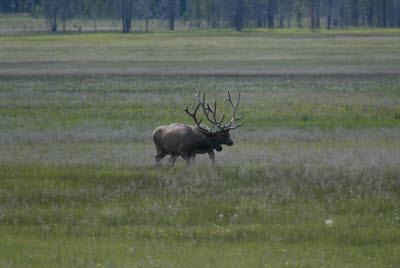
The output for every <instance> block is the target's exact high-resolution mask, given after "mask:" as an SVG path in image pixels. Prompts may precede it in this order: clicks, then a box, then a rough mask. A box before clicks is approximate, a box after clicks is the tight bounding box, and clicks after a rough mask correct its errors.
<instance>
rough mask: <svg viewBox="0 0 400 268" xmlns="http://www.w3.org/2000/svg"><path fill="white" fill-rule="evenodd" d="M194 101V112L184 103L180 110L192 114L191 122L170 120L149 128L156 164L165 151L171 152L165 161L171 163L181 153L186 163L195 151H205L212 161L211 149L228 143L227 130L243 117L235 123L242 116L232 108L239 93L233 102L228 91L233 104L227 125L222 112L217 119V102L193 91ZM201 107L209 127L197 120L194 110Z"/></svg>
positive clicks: (236, 106) (196, 152) (190, 161)
mask: <svg viewBox="0 0 400 268" xmlns="http://www.w3.org/2000/svg"><path fill="white" fill-rule="evenodd" d="M196 96H197V100H198V105H197V107H196V109H194V112H193V113H191V112H189V108H188V107H186V108H185V109H184V111H185V112H186V113H187V114H188V115H189V116H191V117H192V118H193V120H194V122H195V123H196V125H195V126H188V125H183V124H178V123H174V124H172V125H169V126H160V127H158V128H157V129H156V130H154V132H153V139H154V143H155V145H156V149H157V155H156V157H155V160H156V166H157V167H160V166H161V160H162V159H163V158H164V157H165V156H166V155H171V158H170V159H169V161H170V162H171V163H172V165H174V163H175V161H176V159H177V158H178V157H179V156H181V157H182V158H183V159H185V161H186V165H190V164H191V163H194V159H195V156H196V154H205V153H208V156H209V157H210V159H211V162H212V163H213V164H215V155H214V150H217V151H218V152H220V151H222V146H221V145H223V144H225V145H228V146H232V145H233V141H232V140H231V138H230V135H229V131H230V130H232V129H236V128H238V127H240V126H241V125H243V123H244V121H242V122H241V123H239V124H236V125H235V123H236V121H238V120H241V119H242V118H243V116H244V111H243V113H242V114H241V115H240V116H239V117H236V111H237V108H238V105H239V101H240V93H239V97H238V99H237V101H236V103H233V101H232V98H231V94H230V93H229V91H228V98H227V101H228V102H229V103H230V105H231V106H232V107H233V116H232V119H231V121H230V122H229V123H228V124H227V125H223V126H221V124H222V121H223V120H224V118H225V114H223V116H222V117H221V119H219V120H218V119H217V102H214V108H211V106H210V105H209V104H208V103H207V104H206V102H205V98H206V94H205V93H204V94H203V95H201V92H200V90H199V92H198V93H197V95H196ZM199 108H201V110H202V111H203V113H204V115H205V117H206V118H207V120H208V121H209V122H210V123H211V124H212V125H213V126H212V129H210V128H208V127H207V126H205V125H202V124H201V121H202V119H200V120H198V119H197V117H196V113H197V111H198V110H199Z"/></svg>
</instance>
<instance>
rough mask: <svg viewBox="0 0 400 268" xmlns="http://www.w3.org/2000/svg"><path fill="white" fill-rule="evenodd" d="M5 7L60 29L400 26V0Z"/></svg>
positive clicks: (23, 0)
mask: <svg viewBox="0 0 400 268" xmlns="http://www.w3.org/2000/svg"><path fill="white" fill-rule="evenodd" d="M0 11H1V12H4V13H30V14H31V16H33V17H38V16H44V17H45V18H46V19H47V21H48V22H49V25H50V27H51V31H53V32H56V31H58V30H59V28H62V29H63V30H64V31H65V23H66V21H67V20H69V19H72V18H75V17H85V18H89V19H93V20H94V21H95V20H96V19H100V18H101V19H107V18H110V19H121V20H122V31H123V32H130V31H131V27H132V20H133V19H142V20H145V21H146V24H145V25H146V31H147V30H148V25H149V24H148V22H149V20H154V19H156V20H165V21H167V22H168V26H169V29H170V30H174V27H175V23H176V21H177V20H181V21H182V22H184V23H185V24H188V25H190V27H192V28H193V27H194V28H196V27H199V28H200V27H207V28H224V27H234V28H235V29H236V30H238V31H241V30H242V28H243V27H260V28H290V27H300V28H301V27H311V28H321V27H325V28H327V29H331V28H340V27H349V26H351V27H400V0H0Z"/></svg>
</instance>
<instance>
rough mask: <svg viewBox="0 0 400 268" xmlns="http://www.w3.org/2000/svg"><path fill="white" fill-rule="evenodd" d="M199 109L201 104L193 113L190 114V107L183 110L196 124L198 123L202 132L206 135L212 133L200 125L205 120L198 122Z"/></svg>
mask: <svg viewBox="0 0 400 268" xmlns="http://www.w3.org/2000/svg"><path fill="white" fill-rule="evenodd" d="M199 107H200V103H199V104H198V105H197V107H196V109H195V110H194V112H193V113H190V112H189V106H187V107H186V108H185V109H183V110H184V111H185V112H186V113H187V114H188V115H190V116H191V117H192V118H193V119H194V122H196V125H197V126H198V127H199V129H200V130H202V131H203V132H205V133H212V131H210V130H208V129H205V128H203V127H202V126H201V125H200V124H201V120H203V119H200V120H199V121H197V117H196V113H197V110H198V109H199Z"/></svg>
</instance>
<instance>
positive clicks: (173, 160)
mask: <svg viewBox="0 0 400 268" xmlns="http://www.w3.org/2000/svg"><path fill="white" fill-rule="evenodd" d="M178 156H179V155H172V156H171V157H170V158H169V162H170V163H171V164H172V165H174V164H175V161H176V159H177V158H178Z"/></svg>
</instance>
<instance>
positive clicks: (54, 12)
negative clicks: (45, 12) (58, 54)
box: [50, 9, 57, 33]
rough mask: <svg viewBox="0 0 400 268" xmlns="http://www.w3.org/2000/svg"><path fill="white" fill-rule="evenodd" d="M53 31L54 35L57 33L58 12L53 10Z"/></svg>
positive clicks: (51, 23) (51, 21)
mask: <svg viewBox="0 0 400 268" xmlns="http://www.w3.org/2000/svg"><path fill="white" fill-rule="evenodd" d="M50 25H51V31H52V32H53V33H55V32H57V10H56V9H54V10H53V15H52V17H51V19H50Z"/></svg>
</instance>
